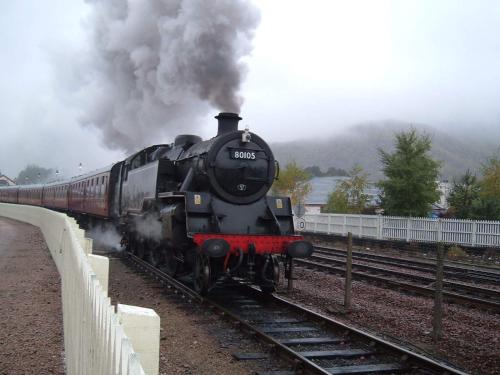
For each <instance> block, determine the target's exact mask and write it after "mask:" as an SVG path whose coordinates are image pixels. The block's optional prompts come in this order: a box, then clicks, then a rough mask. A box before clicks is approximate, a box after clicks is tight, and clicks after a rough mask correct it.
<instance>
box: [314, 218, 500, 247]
mask: <svg viewBox="0 0 500 375" xmlns="http://www.w3.org/2000/svg"><path fill="white" fill-rule="evenodd" d="M325 215H328V216H327V218H328V220H326V217H325ZM349 218H359V220H360V224H359V236H360V237H366V236H367V233H368V236H371V237H376V238H377V239H379V240H385V239H397V240H403V241H404V240H406V241H407V242H409V241H425V242H437V241H441V242H443V241H445V242H447V243H454V244H458V245H471V246H500V221H479V222H478V221H470V220H455V219H438V220H437V221H436V219H431V218H409V217H385V216H381V215H378V216H377V221H376V226H377V228H376V233H375V231H374V227H373V226H370V225H371V224H367V223H368V222H369V223H373V222H374V220H371V219H370V220H367V221H363V218H368V216H365V215H361V216H360V215H342V214H317V215H308V216H306V226H307V228H310V229H309V230H312V231H314V232H317V231H318V225H322V226H325V225H328V229H327V230H326V232H327V233H328V234H330V233H334V234H341V235H344V236H345V235H346V234H347V232H348V225H347V222H348V219H349ZM327 223H328V224H327ZM385 225H387V227H385ZM355 226H356V224H352V225H349V230H351V229H352V228H353V227H355ZM311 228H312V229H311ZM323 232H324V231H323Z"/></svg>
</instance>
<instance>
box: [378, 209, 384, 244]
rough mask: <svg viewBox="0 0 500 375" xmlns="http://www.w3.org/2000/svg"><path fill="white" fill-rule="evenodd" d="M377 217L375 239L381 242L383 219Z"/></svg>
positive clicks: (379, 216) (380, 216)
mask: <svg viewBox="0 0 500 375" xmlns="http://www.w3.org/2000/svg"><path fill="white" fill-rule="evenodd" d="M377 216H378V218H377V239H378V240H381V239H382V235H383V234H384V228H383V225H384V219H383V218H382V215H377Z"/></svg>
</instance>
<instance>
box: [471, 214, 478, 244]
mask: <svg viewBox="0 0 500 375" xmlns="http://www.w3.org/2000/svg"><path fill="white" fill-rule="evenodd" d="M476 233H477V221H476V220H474V221H473V222H472V233H471V239H470V240H471V245H472V246H476V242H477V241H476Z"/></svg>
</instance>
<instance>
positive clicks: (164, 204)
mask: <svg viewBox="0 0 500 375" xmlns="http://www.w3.org/2000/svg"><path fill="white" fill-rule="evenodd" d="M216 119H217V120H218V133H217V135H216V136H215V137H214V138H212V139H209V140H206V141H202V139H201V138H200V137H198V136H195V135H179V136H177V137H176V138H175V141H174V143H173V144H160V145H154V146H150V147H147V148H145V149H143V150H141V151H139V152H137V153H135V154H133V155H132V156H130V157H128V158H127V159H125V160H123V161H121V162H118V163H116V164H113V165H111V166H109V167H108V168H103V169H101V170H98V171H94V172H92V173H89V174H86V175H82V176H78V177H74V178H72V179H71V180H69V181H64V182H57V183H52V184H46V185H29V186H15V187H3V188H0V202H10V203H19V204H31V205H37V206H44V207H47V208H50V209H56V210H61V211H64V212H68V213H69V214H71V215H74V216H77V217H78V218H79V219H80V220H82V221H86V222H88V223H89V224H90V225H92V224H93V223H95V222H96V220H101V221H102V220H106V221H109V222H112V223H113V224H114V225H116V226H117V227H118V228H119V230H120V232H121V233H122V235H123V239H122V246H124V247H125V248H126V250H127V251H129V252H132V253H134V254H135V255H136V256H139V257H141V258H143V259H145V260H147V261H148V262H150V263H151V264H152V265H154V266H155V267H158V268H160V269H162V270H163V271H164V272H166V273H168V274H169V275H171V276H174V277H182V276H189V275H192V278H193V285H194V288H195V290H196V291H197V292H199V293H201V294H205V293H207V292H208V291H209V290H210V289H211V288H212V287H213V286H214V285H215V283H216V282H217V281H218V280H219V279H221V278H223V277H227V276H228V275H231V276H237V277H241V278H244V279H247V280H249V281H251V282H253V283H255V284H257V285H259V286H260V287H261V289H262V290H263V291H266V292H272V291H274V290H275V287H276V284H277V282H278V279H279V269H280V268H279V257H283V258H284V260H285V261H286V262H289V261H290V259H292V258H303V257H308V256H310V255H311V254H312V251H313V247H312V244H311V243H309V242H307V241H304V240H303V238H302V237H301V236H299V235H296V234H295V233H294V226H293V213H292V207H291V203H290V199H289V198H288V197H277V196H269V195H267V193H268V191H269V189H270V188H271V186H272V183H273V181H274V179H275V178H277V174H278V172H279V167H278V164H277V162H276V161H275V159H274V156H273V153H272V152H271V150H270V148H269V146H268V145H267V143H266V142H265V141H264V140H262V138H260V137H259V136H258V135H256V134H254V133H251V132H250V131H249V130H248V129H245V130H243V131H241V130H238V122H239V120H241V117H239V116H238V115H237V114H235V113H220V114H219V115H218V116H216Z"/></svg>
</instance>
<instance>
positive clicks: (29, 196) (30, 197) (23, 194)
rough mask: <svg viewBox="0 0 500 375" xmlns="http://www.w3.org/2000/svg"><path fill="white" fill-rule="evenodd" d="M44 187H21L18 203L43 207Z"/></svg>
mask: <svg viewBox="0 0 500 375" xmlns="http://www.w3.org/2000/svg"><path fill="white" fill-rule="evenodd" d="M42 195H43V185H28V186H26V187H24V186H20V187H19V194H18V203H19V204H29V205H32V206H41V205H42Z"/></svg>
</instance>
